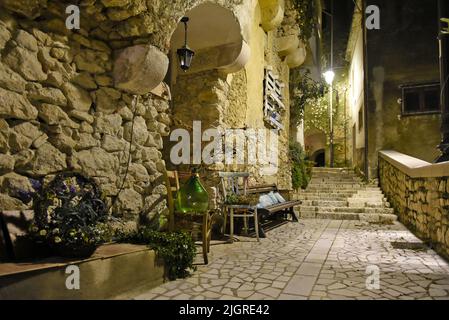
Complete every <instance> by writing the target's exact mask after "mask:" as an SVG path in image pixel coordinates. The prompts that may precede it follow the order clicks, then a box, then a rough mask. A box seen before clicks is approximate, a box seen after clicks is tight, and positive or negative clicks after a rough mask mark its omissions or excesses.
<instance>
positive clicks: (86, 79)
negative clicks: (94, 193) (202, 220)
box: [0, 0, 170, 225]
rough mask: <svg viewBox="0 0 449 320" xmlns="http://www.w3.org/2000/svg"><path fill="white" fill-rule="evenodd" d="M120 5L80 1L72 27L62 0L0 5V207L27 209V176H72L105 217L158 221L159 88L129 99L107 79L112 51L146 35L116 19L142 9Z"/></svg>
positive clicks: (163, 94) (163, 97) (162, 129)
mask: <svg viewBox="0 0 449 320" xmlns="http://www.w3.org/2000/svg"><path fill="white" fill-rule="evenodd" d="M124 3H126V7H124V8H122V9H120V8H119V7H122V4H124ZM130 3H131V2H130V1H106V0H103V1H81V3H80V8H81V16H82V19H81V29H80V30H72V31H70V30H68V29H67V28H66V26H65V18H66V17H67V15H66V14H65V9H66V6H67V5H68V3H64V2H61V1H38V2H36V1H7V0H4V1H0V4H1V5H3V7H2V8H1V9H0V12H1V15H0V55H1V57H0V97H1V103H0V127H1V130H0V152H1V153H0V209H2V210H9V209H11V210H13V209H24V208H29V207H30V206H32V202H31V201H30V198H29V195H30V193H32V192H34V189H33V184H34V182H35V181H36V180H40V181H42V182H44V183H45V182H48V181H49V180H50V179H51V178H52V177H53V176H54V174H56V173H59V172H63V171H76V172H80V173H82V174H84V175H86V176H88V177H92V178H94V179H95V180H96V181H97V183H98V184H99V185H100V187H101V189H102V191H103V193H104V195H105V197H106V199H107V202H108V204H109V205H110V206H111V205H112V204H114V206H113V208H111V212H112V213H113V214H114V215H115V216H118V217H123V219H124V220H125V221H129V222H130V223H131V224H132V225H135V224H136V223H139V222H142V221H148V220H153V218H155V217H156V216H162V220H164V219H163V216H164V215H165V213H166V211H167V209H166V203H165V200H164V198H165V197H164V195H165V194H166V188H165V186H164V184H163V178H162V174H163V172H164V170H165V164H164V161H163V160H162V154H161V151H160V150H162V148H163V143H162V137H163V136H165V135H167V134H168V132H169V125H170V117H169V116H168V114H167V111H168V109H169V103H168V95H167V91H166V90H164V87H163V86H162V87H159V90H157V92H156V91H155V93H156V94H151V93H150V94H143V95H136V96H135V95H132V94H130V93H128V92H129V90H127V91H124V90H119V89H117V86H116V83H114V78H113V65H114V57H116V56H117V55H118V54H119V53H120V49H122V48H125V47H128V46H131V45H133V44H138V43H141V42H143V41H146V40H145V39H146V38H145V36H146V35H147V34H148V33H149V32H150V29H148V30H146V31H145V30H141V28H145V27H148V28H149V24H148V23H147V24H143V25H141V24H138V23H137V22H133V20H132V19H128V20H127V22H126V23H122V22H118V21H121V20H124V19H126V18H127V17H129V15H130V14H131V13H132V12H133V13H135V14H137V13H138V12H139V11H141V10H143V9H142V8H140V7H139V6H140V4H141V1H134V2H133V4H132V5H131V4H130ZM142 3H143V2H142ZM123 6H124V5H123ZM153 9H154V8H153ZM145 10H147V8H146V7H145ZM37 17H39V19H36V18H37ZM139 19H140V18H139ZM142 19H144V18H143V17H142ZM145 19H146V20H145V21H149V19H148V18H145ZM114 21H117V22H114ZM151 30H152V29H151ZM167 60H168V59H167ZM132 130H133V132H134V134H131V131H132ZM131 137H132V138H133V139H132V146H131V153H129V150H130V143H131ZM128 160H129V164H130V165H129V171H128V174H127V175H126V176H125V173H126V171H127V170H126V168H127V163H128ZM122 185H123V188H121V187H122ZM119 191H120V192H119ZM156 220H157V221H159V220H158V219H156Z"/></svg>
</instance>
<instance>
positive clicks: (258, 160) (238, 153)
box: [170, 121, 279, 176]
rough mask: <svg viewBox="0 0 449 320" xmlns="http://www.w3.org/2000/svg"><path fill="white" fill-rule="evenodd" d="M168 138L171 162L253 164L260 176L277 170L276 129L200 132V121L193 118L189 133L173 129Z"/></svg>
mask: <svg viewBox="0 0 449 320" xmlns="http://www.w3.org/2000/svg"><path fill="white" fill-rule="evenodd" d="M170 141H172V142H177V143H176V144H175V145H174V146H173V147H172V148H171V151H170V160H171V162H172V163H173V164H174V165H180V164H194V165H199V164H206V165H212V164H223V165H254V166H256V165H257V166H258V167H259V168H260V170H259V174H260V175H262V176H267V175H275V174H276V173H277V172H278V167H279V166H278V158H279V152H278V149H279V148H278V146H279V135H278V131H276V130H268V129H265V128H261V129H220V128H210V129H206V130H204V131H203V130H202V127H201V121H194V122H193V130H192V131H191V132H189V131H188V130H186V129H175V130H173V131H172V132H171V135H170Z"/></svg>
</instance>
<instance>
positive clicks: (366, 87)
mask: <svg viewBox="0 0 449 320" xmlns="http://www.w3.org/2000/svg"><path fill="white" fill-rule="evenodd" d="M365 21H366V1H365V0H362V32H363V69H364V72H363V75H364V90H363V92H364V96H363V98H364V102H363V107H364V112H363V114H364V121H365V154H364V158H365V165H364V167H365V168H364V171H365V179H366V180H367V181H369V179H370V174H369V163H368V158H369V152H368V141H369V139H368V133H369V125H368V120H369V117H368V111H369V108H368V102H369V69H368V68H369V65H368V33H367V30H366V27H365Z"/></svg>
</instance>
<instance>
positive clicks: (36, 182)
mask: <svg viewBox="0 0 449 320" xmlns="http://www.w3.org/2000/svg"><path fill="white" fill-rule="evenodd" d="M29 180H30V183H31V186H32V187H33V189H34V190H35V191H38V190H40V189H41V187H42V183H41V182H40V181H39V180H37V179H33V178H29Z"/></svg>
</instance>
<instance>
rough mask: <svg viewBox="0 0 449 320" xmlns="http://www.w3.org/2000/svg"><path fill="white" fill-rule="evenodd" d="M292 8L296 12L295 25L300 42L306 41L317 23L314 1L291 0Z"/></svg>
mask: <svg viewBox="0 0 449 320" xmlns="http://www.w3.org/2000/svg"><path fill="white" fill-rule="evenodd" d="M293 7H294V9H295V10H296V12H297V17H296V23H297V25H298V27H299V35H300V37H301V39H302V40H304V41H308V40H309V39H310V38H311V37H312V35H313V31H314V28H315V26H316V23H317V13H316V8H315V3H314V1H311V0H293Z"/></svg>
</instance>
